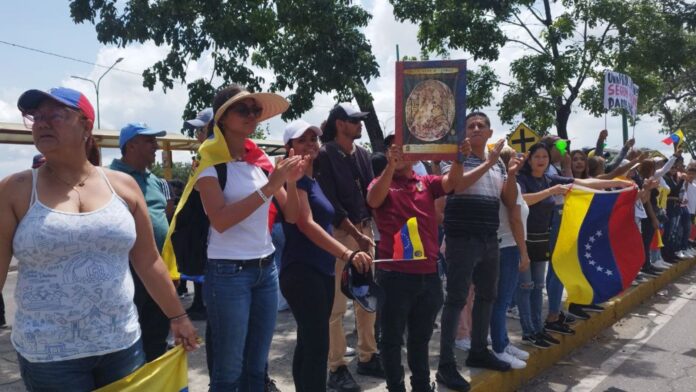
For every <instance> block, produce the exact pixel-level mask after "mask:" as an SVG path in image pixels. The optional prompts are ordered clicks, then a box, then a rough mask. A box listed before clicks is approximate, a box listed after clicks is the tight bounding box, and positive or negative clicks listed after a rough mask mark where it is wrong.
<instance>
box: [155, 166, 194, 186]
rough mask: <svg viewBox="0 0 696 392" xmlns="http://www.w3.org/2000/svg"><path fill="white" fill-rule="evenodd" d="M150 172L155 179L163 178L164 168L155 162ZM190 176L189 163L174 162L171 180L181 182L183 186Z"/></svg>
mask: <svg viewBox="0 0 696 392" xmlns="http://www.w3.org/2000/svg"><path fill="white" fill-rule="evenodd" d="M150 171H151V172H152V173H154V174H155V175H156V176H157V177H160V178H164V166H162V164H161V163H159V162H155V164H154V165H152V167H151V168H150ZM190 175H191V163H190V162H186V163H184V162H174V164H173V165H172V179H173V180H181V182H183V183H184V184H186V182H187V181H188V179H189V176H190Z"/></svg>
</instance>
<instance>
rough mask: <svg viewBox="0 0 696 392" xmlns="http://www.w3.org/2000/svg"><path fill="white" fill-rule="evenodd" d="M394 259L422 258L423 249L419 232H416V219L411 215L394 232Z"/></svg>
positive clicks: (423, 257)
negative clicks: (399, 228)
mask: <svg viewBox="0 0 696 392" xmlns="http://www.w3.org/2000/svg"><path fill="white" fill-rule="evenodd" d="M392 258H393V259H394V260H424V259H425V258H426V257H425V250H424V249H423V242H422V241H421V238H420V234H418V220H417V219H416V218H415V217H413V218H409V219H408V220H407V221H406V224H404V226H403V227H402V228H401V230H399V231H397V232H396V233H395V234H394V252H393V254H392Z"/></svg>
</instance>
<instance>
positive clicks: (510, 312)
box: [507, 306, 520, 320]
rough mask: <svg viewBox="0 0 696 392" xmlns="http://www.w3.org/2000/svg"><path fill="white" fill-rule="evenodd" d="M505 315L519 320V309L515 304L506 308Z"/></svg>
mask: <svg viewBox="0 0 696 392" xmlns="http://www.w3.org/2000/svg"><path fill="white" fill-rule="evenodd" d="M507 316H508V317H510V318H511V319H515V320H519V319H520V310H519V309H517V306H515V307H514V308H508V310H507Z"/></svg>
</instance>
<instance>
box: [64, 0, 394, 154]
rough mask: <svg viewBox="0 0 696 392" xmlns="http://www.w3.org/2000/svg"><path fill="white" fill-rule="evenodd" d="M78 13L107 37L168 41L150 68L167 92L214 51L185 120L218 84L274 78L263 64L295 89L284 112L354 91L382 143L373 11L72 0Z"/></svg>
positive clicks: (274, 85)
mask: <svg viewBox="0 0 696 392" xmlns="http://www.w3.org/2000/svg"><path fill="white" fill-rule="evenodd" d="M70 12H71V16H72V18H73V21H74V22H75V23H83V22H89V23H92V24H94V25H95V28H96V31H97V38H98V39H99V41H100V42H102V43H105V44H114V45H118V46H122V47H125V46H127V45H130V44H133V43H143V42H146V41H149V40H151V41H153V42H154V43H155V44H157V45H161V46H164V45H166V46H168V47H169V48H170V51H169V53H168V54H167V55H166V57H165V58H163V59H161V60H160V61H158V62H156V63H155V64H153V65H152V66H151V67H150V68H148V69H147V70H145V72H144V73H143V78H144V80H143V85H144V86H145V87H147V88H148V89H150V90H152V89H154V87H155V85H156V84H157V83H158V82H159V83H161V85H162V88H163V89H164V90H165V91H166V90H167V89H171V88H172V87H173V86H174V83H175V82H176V81H178V82H182V83H184V82H185V81H186V75H187V64H188V62H189V61H191V60H197V59H199V58H201V57H202V56H204V55H206V54H207V53H208V52H210V53H211V54H212V57H213V62H214V66H213V71H212V73H211V75H210V77H209V78H206V79H198V80H194V81H191V82H190V83H188V85H187V87H188V90H189V102H188V104H187V106H186V110H185V113H184V114H183V116H182V118H184V119H185V118H191V116H193V115H195V113H196V112H197V111H198V110H200V109H202V108H205V107H208V106H210V102H212V99H213V96H214V94H215V91H216V88H217V87H219V86H222V85H228V84H230V83H233V82H234V83H239V84H243V85H246V86H248V87H249V88H251V89H254V90H259V89H260V86H261V84H262V83H264V82H266V81H265V80H264V79H263V78H262V77H260V76H258V75H256V74H255V73H254V70H253V67H259V68H263V69H270V70H271V71H273V73H274V74H275V80H273V81H270V89H271V90H272V91H279V92H282V91H287V90H292V91H294V92H293V94H291V95H290V96H289V97H288V98H289V100H290V103H291V106H290V109H289V110H288V111H287V112H286V113H284V114H283V118H285V119H293V118H297V117H298V116H300V115H302V114H303V113H304V112H306V111H307V110H309V109H310V108H311V107H312V103H313V100H314V97H315V96H316V94H320V93H333V94H335V98H336V99H337V100H339V101H343V100H349V99H350V98H353V97H354V98H355V99H356V101H357V102H358V105H359V107H360V109H361V110H362V111H366V112H369V113H370V115H369V116H368V118H367V120H366V121H365V125H366V128H367V132H368V134H369V136H370V141H371V143H372V144H373V145H375V146H377V147H378V148H381V147H382V144H383V143H382V142H383V136H382V130H381V128H380V125H379V121H378V119H377V114H376V112H375V109H374V106H373V104H372V101H373V100H372V96H371V95H370V93H369V92H368V91H367V87H366V84H367V83H368V82H369V81H370V80H372V79H373V78H375V77H377V76H379V71H378V66H377V62H376V60H375V57H374V55H373V54H372V48H371V46H370V43H369V42H368V41H367V39H366V38H365V36H364V34H363V32H362V31H361V29H362V28H364V27H365V26H366V25H367V23H368V21H369V20H370V18H371V15H370V14H369V13H367V12H366V11H365V10H364V9H362V8H361V7H360V6H357V5H353V4H352V2H351V1H345V0H334V1H326V0H302V1H271V0H229V1H222V0H208V1H201V0H155V1H143V0H128V1H126V2H123V1H118V0H72V1H71V2H70ZM327 114H328V113H327ZM182 132H184V130H182Z"/></svg>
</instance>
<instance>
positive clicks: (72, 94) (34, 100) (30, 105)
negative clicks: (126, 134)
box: [17, 87, 94, 121]
mask: <svg viewBox="0 0 696 392" xmlns="http://www.w3.org/2000/svg"><path fill="white" fill-rule="evenodd" d="M45 99H52V100H54V101H57V102H59V103H62V104H63V105H65V106H68V107H71V108H73V109H77V110H79V111H81V112H82V113H83V114H84V115H85V117H87V118H88V119H90V120H92V121H94V108H93V107H92V104H91V103H90V102H89V100H88V99H87V97H85V95H84V94H82V93H81V92H79V91H77V90H73V89H71V88H66V87H56V88H52V89H50V90H48V91H41V90H35V89H34V90H27V91H25V92H24V93H23V94H22V95H21V96H20V97H19V99H18V100H17V107H18V108H19V110H20V111H21V112H22V113H26V112H27V111H29V110H32V109H36V108H37V107H39V104H41V102H43V101H44V100H45Z"/></svg>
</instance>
